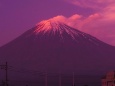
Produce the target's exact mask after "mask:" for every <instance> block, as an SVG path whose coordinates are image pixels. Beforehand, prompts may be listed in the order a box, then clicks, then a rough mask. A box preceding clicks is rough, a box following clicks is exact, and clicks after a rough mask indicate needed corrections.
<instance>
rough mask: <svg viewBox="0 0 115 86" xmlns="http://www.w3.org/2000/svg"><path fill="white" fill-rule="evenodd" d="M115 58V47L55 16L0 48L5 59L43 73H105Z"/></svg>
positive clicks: (17, 65) (2, 57)
mask: <svg viewBox="0 0 115 86" xmlns="http://www.w3.org/2000/svg"><path fill="white" fill-rule="evenodd" d="M114 58H115V47H113V46H110V45H108V44H106V43H104V42H102V41H100V40H98V39H97V38H95V37H93V36H91V35H89V34H86V33H83V32H81V31H79V30H77V29H74V28H71V27H69V26H67V25H65V24H63V23H61V22H58V21H54V20H51V19H50V20H46V21H42V22H40V23H39V24H37V25H36V26H35V27H34V28H32V29H30V30H28V31H27V32H25V33H24V34H22V35H21V36H20V37H18V38H17V39H15V40H13V41H12V42H10V43H8V44H6V45H5V46H3V47H1V48H0V61H1V62H5V61H8V62H9V64H11V65H15V66H16V67H21V68H27V69H33V70H36V69H37V70H39V71H41V72H45V71H48V72H59V71H61V72H62V73H72V72H73V71H74V72H76V73H77V74H101V73H104V71H108V70H111V69H113V68H114V66H115V63H114V60H113V59H114Z"/></svg>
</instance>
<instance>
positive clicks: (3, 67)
mask: <svg viewBox="0 0 115 86" xmlns="http://www.w3.org/2000/svg"><path fill="white" fill-rule="evenodd" d="M0 67H1V69H4V70H5V71H6V73H5V75H6V77H5V78H6V79H5V86H8V63H7V62H6V64H5V65H0Z"/></svg>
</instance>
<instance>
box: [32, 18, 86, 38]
mask: <svg viewBox="0 0 115 86" xmlns="http://www.w3.org/2000/svg"><path fill="white" fill-rule="evenodd" d="M58 18H60V17H54V18H51V19H49V20H44V21H41V22H40V23H38V24H37V25H36V29H35V30H34V34H36V35H37V34H39V33H40V32H42V33H43V34H45V33H50V32H51V33H52V35H55V34H56V33H58V35H60V37H61V38H63V34H64V33H66V34H68V35H69V36H70V37H71V38H72V39H75V38H76V36H79V35H82V36H85V34H84V33H83V32H80V31H78V30H76V29H74V28H71V27H69V26H68V25H66V24H64V23H63V22H61V21H59V19H58Z"/></svg>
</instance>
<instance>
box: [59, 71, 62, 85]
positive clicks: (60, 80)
mask: <svg viewBox="0 0 115 86" xmlns="http://www.w3.org/2000/svg"><path fill="white" fill-rule="evenodd" d="M59 86H62V79H61V73H59Z"/></svg>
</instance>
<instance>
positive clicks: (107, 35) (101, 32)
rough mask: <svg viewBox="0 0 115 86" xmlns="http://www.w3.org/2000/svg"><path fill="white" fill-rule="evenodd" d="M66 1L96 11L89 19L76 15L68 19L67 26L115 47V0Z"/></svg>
mask: <svg viewBox="0 0 115 86" xmlns="http://www.w3.org/2000/svg"><path fill="white" fill-rule="evenodd" d="M66 1H68V2H69V3H71V4H73V5H76V6H79V7H82V8H90V9H92V10H95V13H94V14H90V15H89V16H88V17H85V16H83V15H78V14H75V15H73V16H71V17H69V18H67V19H66V22H65V23H66V24H68V25H70V26H72V27H75V28H77V29H79V30H81V31H84V32H86V33H89V34H91V35H94V36H96V37H98V38H99V39H101V40H103V41H105V42H107V43H109V44H112V45H115V24H114V22H115V0H66ZM78 16H79V17H78Z"/></svg>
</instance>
